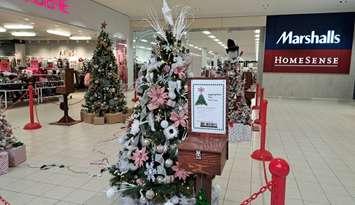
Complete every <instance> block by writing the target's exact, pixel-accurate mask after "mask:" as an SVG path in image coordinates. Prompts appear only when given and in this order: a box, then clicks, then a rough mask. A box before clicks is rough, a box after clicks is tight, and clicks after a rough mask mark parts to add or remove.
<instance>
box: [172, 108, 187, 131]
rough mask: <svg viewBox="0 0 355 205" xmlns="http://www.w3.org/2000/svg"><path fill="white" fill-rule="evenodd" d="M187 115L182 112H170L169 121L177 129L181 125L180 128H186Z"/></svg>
mask: <svg viewBox="0 0 355 205" xmlns="http://www.w3.org/2000/svg"><path fill="white" fill-rule="evenodd" d="M187 119H188V117H187V115H186V113H185V112H184V111H182V112H180V113H176V112H172V113H171V115H170V120H171V121H173V122H174V126H175V127H179V125H181V126H182V127H186V126H187Z"/></svg>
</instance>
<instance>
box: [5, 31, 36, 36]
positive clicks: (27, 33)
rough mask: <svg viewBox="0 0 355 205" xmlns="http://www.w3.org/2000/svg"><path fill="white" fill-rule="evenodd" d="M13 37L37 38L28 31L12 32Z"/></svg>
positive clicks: (33, 33)
mask: <svg viewBox="0 0 355 205" xmlns="http://www.w3.org/2000/svg"><path fill="white" fill-rule="evenodd" d="M11 35H13V36H18V37H33V36H36V33H35V32H27V31H18V32H12V33H11Z"/></svg>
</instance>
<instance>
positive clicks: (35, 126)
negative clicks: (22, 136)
mask: <svg viewBox="0 0 355 205" xmlns="http://www.w3.org/2000/svg"><path fill="white" fill-rule="evenodd" d="M33 92H34V91H33V86H32V84H30V85H29V86H28V98H29V101H28V107H29V113H30V122H29V123H27V124H26V125H25V127H24V128H23V129H25V130H35V129H39V128H41V127H42V126H41V125H40V124H39V123H37V122H35V120H34V113H33V111H34V110H33V107H34V99H33ZM37 120H38V119H37Z"/></svg>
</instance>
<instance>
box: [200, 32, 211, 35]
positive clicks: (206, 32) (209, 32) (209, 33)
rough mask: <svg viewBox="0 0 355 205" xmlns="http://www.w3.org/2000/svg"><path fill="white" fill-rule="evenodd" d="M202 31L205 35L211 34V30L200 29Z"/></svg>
mask: <svg viewBox="0 0 355 205" xmlns="http://www.w3.org/2000/svg"><path fill="white" fill-rule="evenodd" d="M202 33H203V34H206V35H210V34H211V32H209V31H202Z"/></svg>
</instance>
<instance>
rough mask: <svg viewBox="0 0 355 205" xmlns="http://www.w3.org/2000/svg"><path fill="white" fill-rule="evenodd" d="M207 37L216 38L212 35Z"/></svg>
mask: <svg viewBox="0 0 355 205" xmlns="http://www.w3.org/2000/svg"><path fill="white" fill-rule="evenodd" d="M208 37H210V38H212V39H214V38H216V36H214V35H209V36H208Z"/></svg>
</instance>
